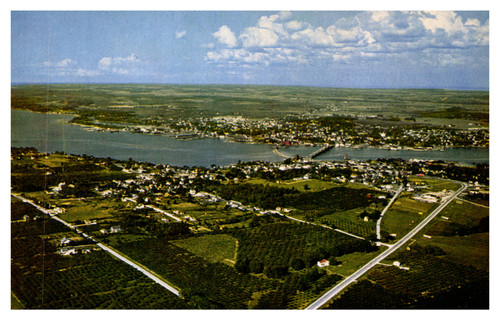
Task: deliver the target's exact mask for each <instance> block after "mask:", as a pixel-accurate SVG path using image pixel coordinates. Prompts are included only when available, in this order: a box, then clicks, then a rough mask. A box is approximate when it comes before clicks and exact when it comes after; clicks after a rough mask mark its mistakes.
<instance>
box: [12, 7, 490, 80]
mask: <svg viewBox="0 0 500 320" xmlns="http://www.w3.org/2000/svg"><path fill="white" fill-rule="evenodd" d="M11 81H12V82H14V83H19V82H21V83H47V82H71V83H78V82H83V83H88V82H91V83H115V82H118V83H120V82H126V83H134V82H140V83H143V82H146V83H228V84H233V83H234V84H272V85H305V86H326V87H369V88H401V87H403V88H451V89H488V88H489V14H488V12H485V11H471V12H453V11H437V12H414V11H409V12H407V11H405V12H401V11H373V12H369V11H286V12H278V11H276V12H274V11H263V12H259V11H199V12H196V11H164V12H160V11H149V12H147V11H140V12H120V11H108V12H106V11H103V12H99V11H90V12H84V11H75V12H64V11H56V12H42V11H37V12H27V11H13V12H12V14H11Z"/></svg>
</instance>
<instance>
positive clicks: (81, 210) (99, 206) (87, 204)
mask: <svg viewBox="0 0 500 320" xmlns="http://www.w3.org/2000/svg"><path fill="white" fill-rule="evenodd" d="M113 210H116V202H112V201H107V200H102V199H99V200H90V201H74V202H72V205H71V206H68V207H67V208H66V212H64V213H62V214H60V215H59V216H60V218H61V219H63V220H65V221H68V222H74V221H77V220H81V221H83V220H92V219H102V218H113V215H112V214H111V212H112V211H113Z"/></svg>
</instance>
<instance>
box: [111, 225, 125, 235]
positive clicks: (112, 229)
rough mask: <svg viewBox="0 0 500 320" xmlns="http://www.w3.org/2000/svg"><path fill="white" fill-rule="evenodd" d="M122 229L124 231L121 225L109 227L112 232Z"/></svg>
mask: <svg viewBox="0 0 500 320" xmlns="http://www.w3.org/2000/svg"><path fill="white" fill-rule="evenodd" d="M120 231H122V228H121V227H120V226H113V227H111V229H109V232H111V233H117V232H120Z"/></svg>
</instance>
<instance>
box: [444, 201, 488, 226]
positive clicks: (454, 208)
mask: <svg viewBox="0 0 500 320" xmlns="http://www.w3.org/2000/svg"><path fill="white" fill-rule="evenodd" d="M440 215H443V216H446V217H448V218H449V221H453V222H456V223H460V224H465V225H471V224H477V223H478V222H479V220H481V218H484V217H487V216H488V215H489V209H488V208H485V207H481V206H476V205H474V204H472V203H469V202H465V201H462V200H454V201H453V202H452V203H450V204H449V205H448V206H447V207H446V208H444V209H443V211H441V214H440Z"/></svg>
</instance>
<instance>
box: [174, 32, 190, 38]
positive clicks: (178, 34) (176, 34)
mask: <svg viewBox="0 0 500 320" xmlns="http://www.w3.org/2000/svg"><path fill="white" fill-rule="evenodd" d="M186 32H187V31H186V30H183V31H177V32H176V33H175V38H176V39H180V38H182V37H184V36H185V35H186Z"/></svg>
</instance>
